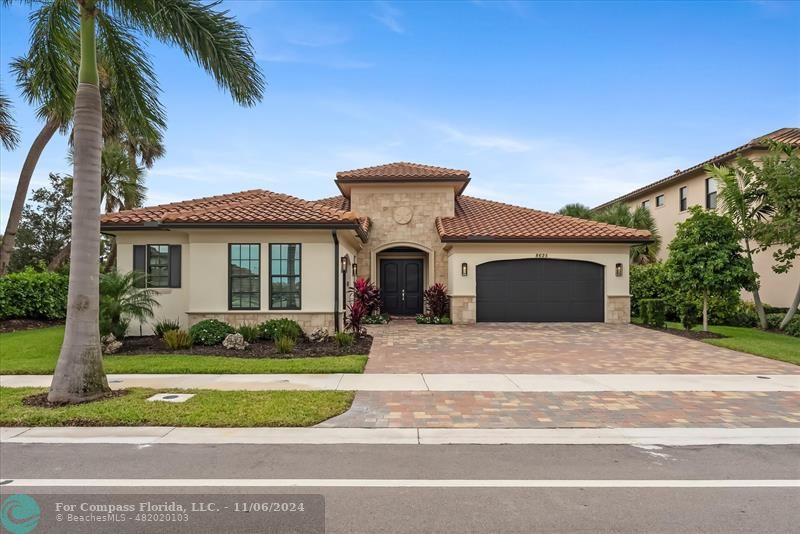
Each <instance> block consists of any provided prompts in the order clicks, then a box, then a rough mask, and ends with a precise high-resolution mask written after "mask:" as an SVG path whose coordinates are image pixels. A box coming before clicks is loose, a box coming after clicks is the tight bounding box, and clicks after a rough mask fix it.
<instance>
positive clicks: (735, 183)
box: [706, 155, 773, 329]
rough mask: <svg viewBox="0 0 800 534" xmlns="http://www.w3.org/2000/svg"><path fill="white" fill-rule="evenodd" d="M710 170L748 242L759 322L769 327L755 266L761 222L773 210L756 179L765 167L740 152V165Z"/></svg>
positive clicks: (727, 210)
mask: <svg viewBox="0 0 800 534" xmlns="http://www.w3.org/2000/svg"><path fill="white" fill-rule="evenodd" d="M706 170H707V171H708V172H709V173H710V174H711V175H712V176H713V177H714V178H715V179H716V181H717V185H718V192H717V195H718V198H719V199H720V202H719V209H720V210H721V213H722V214H723V215H725V216H726V217H728V218H729V219H730V220H731V222H732V223H733V225H734V227H735V228H736V231H737V233H738V236H739V239H740V240H741V241H742V243H743V244H744V252H745V255H746V257H747V259H748V261H749V262H750V270H751V271H752V273H753V277H754V278H755V279H756V284H755V285H754V287H753V292H752V293H753V303H754V304H755V308H756V313H757V314H758V322H759V324H760V326H761V328H762V329H765V328H767V317H766V314H765V312H764V304H763V303H762V302H761V295H760V293H759V284H758V273H756V271H755V268H754V267H753V255H754V254H755V253H756V252H758V250H759V249H758V247H757V245H755V239H756V234H757V231H758V228H759V225H760V224H762V223H766V222H767V221H768V220H769V217H770V216H771V215H772V212H773V210H772V208H771V207H770V206H769V204H767V195H766V191H765V190H764V189H763V187H764V186H763V184H762V183H760V181H759V180H757V179H756V177H757V176H758V175H759V174H760V173H761V172H762V169H761V168H760V167H759V166H758V165H756V164H755V163H754V162H753V161H752V160H750V159H748V158H745V157H744V156H741V155H740V156H739V157H738V158H736V166H735V167H733V168H731V167H718V166H716V165H711V166H708V167H707V168H706Z"/></svg>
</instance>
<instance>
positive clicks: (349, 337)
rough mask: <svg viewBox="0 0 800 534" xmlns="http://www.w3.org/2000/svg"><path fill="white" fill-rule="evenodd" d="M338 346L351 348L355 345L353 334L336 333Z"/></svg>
mask: <svg viewBox="0 0 800 534" xmlns="http://www.w3.org/2000/svg"><path fill="white" fill-rule="evenodd" d="M334 337H335V338H336V344H337V345H339V346H340V347H349V346H350V345H352V344H353V334H351V333H349V332H336V335H335V336H334Z"/></svg>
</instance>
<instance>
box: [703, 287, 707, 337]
mask: <svg viewBox="0 0 800 534" xmlns="http://www.w3.org/2000/svg"><path fill="white" fill-rule="evenodd" d="M703 332H708V291H706V292H705V293H703Z"/></svg>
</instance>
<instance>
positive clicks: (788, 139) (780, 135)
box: [594, 128, 800, 210]
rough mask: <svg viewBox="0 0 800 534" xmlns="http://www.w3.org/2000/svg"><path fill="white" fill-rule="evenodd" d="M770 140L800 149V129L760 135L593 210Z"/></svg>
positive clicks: (641, 192)
mask: <svg viewBox="0 0 800 534" xmlns="http://www.w3.org/2000/svg"><path fill="white" fill-rule="evenodd" d="M770 140H771V141H777V142H779V143H786V144H789V145H793V146H796V147H800V128H781V129H780V130H775V131H774V132H770V133H768V134H766V135H762V136H761V137H756V138H755V139H753V140H751V141H750V142H748V143H745V144H743V145H742V146H740V147H736V148H734V149H733V150H729V151H727V152H724V153H722V154H719V155H717V156H714V157H713V158H711V159H708V160H706V161H704V162H702V163H698V164H697V165H694V166H693V167H689V168H688V169H684V170H679V171H675V172H674V173H672V174H671V175H669V176H667V177H666V178H662V179H660V180H656V181H655V182H653V183H651V184H647V185H645V186H643V187H640V188H638V189H635V190H633V191H631V192H630V193H628V194H626V195H622V196H621V197H617V198H615V199H614V200H609V201H608V202H605V203H603V204H601V205H599V206H597V207H596V208H594V209H596V210H599V209H602V208H605V207H607V206H610V205H612V204H616V203H617V202H623V201H626V200H631V199H634V198H636V197H638V196H639V195H643V194H644V193H647V192H649V191H652V190H654V189H659V188H661V187H663V186H666V185H669V184H671V183H672V182H677V181H678V180H681V179H683V178H684V177H686V176H687V175H689V174H691V173H693V172H696V171H699V170H701V169H703V168H704V167H705V166H706V165H712V164H713V165H720V164H722V163H725V162H726V161H729V160H732V159H733V158H735V157H736V156H738V155H739V154H741V153H742V152H745V151H747V150H750V149H753V148H762V147H764V146H765V145H766V143H767V141H770Z"/></svg>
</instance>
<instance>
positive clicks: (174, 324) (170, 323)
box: [153, 319, 181, 338]
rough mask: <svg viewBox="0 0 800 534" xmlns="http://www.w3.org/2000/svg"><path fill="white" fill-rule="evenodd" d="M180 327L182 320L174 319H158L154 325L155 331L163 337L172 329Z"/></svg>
mask: <svg viewBox="0 0 800 534" xmlns="http://www.w3.org/2000/svg"><path fill="white" fill-rule="evenodd" d="M180 329H181V323H180V321H178V320H174V319H161V320H160V321H156V323H155V324H154V325H153V332H154V333H155V334H156V335H157V336H158V337H161V338H163V337H164V334H165V333H166V332H168V331H170V330H180Z"/></svg>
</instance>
